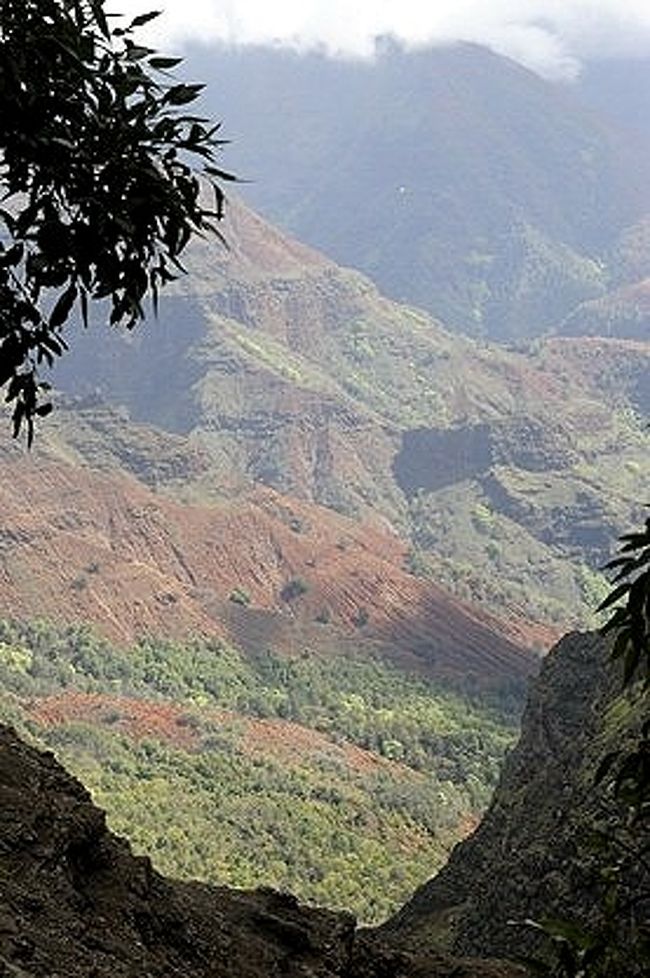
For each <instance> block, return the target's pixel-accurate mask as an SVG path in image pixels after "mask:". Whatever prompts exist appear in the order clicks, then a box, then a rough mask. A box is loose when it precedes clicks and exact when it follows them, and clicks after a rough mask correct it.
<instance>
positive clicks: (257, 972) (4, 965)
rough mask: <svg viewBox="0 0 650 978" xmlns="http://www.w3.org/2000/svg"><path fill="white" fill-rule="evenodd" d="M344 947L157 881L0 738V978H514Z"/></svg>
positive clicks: (53, 778)
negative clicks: (0, 977) (392, 977)
mask: <svg viewBox="0 0 650 978" xmlns="http://www.w3.org/2000/svg"><path fill="white" fill-rule="evenodd" d="M519 974H520V971H519V969H516V968H513V967H511V966H509V965H506V964H500V963H498V962H489V961H488V962H472V961H463V960H453V961H452V960H451V959H449V958H447V957H445V956H443V955H429V956H426V957H423V956H422V955H418V954H417V953H414V952H411V951H408V950H399V949H395V948H391V946H390V945H388V944H386V943H377V942H374V941H373V942H370V941H368V940H366V939H364V938H359V937H358V936H357V935H356V933H355V922H354V919H353V918H352V917H351V916H350V915H348V914H341V913H332V912H329V911H327V910H318V909H314V908H307V907H302V906H300V905H299V904H298V902H297V901H296V900H295V898H294V897H292V896H290V895H288V894H281V893H276V892H273V891H269V890H259V891H255V892H244V891H235V890H227V889H225V888H221V887H209V886H205V885H201V884H196V883H180V882H176V881H171V880H166V879H164V878H163V877H161V876H160V875H159V874H158V873H156V872H155V871H154V870H153V869H152V867H151V864H150V862H149V860H148V859H146V858H135V857H134V856H133V855H132V854H131V852H130V849H129V846H128V844H127V843H126V842H125V841H123V840H121V839H118V838H116V837H115V836H113V835H112V834H111V833H110V832H108V830H107V829H106V825H105V821H104V815H103V813H102V812H100V811H99V810H98V809H97V808H95V807H94V806H93V804H92V802H91V800H90V798H89V796H88V794H87V792H86V791H85V790H84V788H82V786H81V785H80V784H79V783H78V782H77V781H75V780H74V779H72V778H71V777H70V776H69V775H67V774H66V772H65V771H64V770H63V769H62V768H61V767H60V765H59V764H58V763H57V762H56V761H55V759H54V757H53V756H52V755H51V754H43V753H39V752H38V751H36V750H34V749H33V748H31V747H29V746H28V745H26V744H25V743H23V742H21V741H20V740H18V738H17V737H16V736H15V734H14V733H13V732H12V731H11V730H10V729H9V728H6V727H0V975H2V976H3V978H5V976H6V978H163V976H165V978H175V976H177V978H181V976H182V978H208V976H209V978H274V976H278V978H279V976H284V978H391V976H394V978H397V976H402V978H452V976H454V978H516V976H517V975H519Z"/></svg>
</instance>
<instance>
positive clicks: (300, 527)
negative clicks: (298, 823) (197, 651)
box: [0, 451, 540, 682]
mask: <svg viewBox="0 0 650 978" xmlns="http://www.w3.org/2000/svg"><path fill="white" fill-rule="evenodd" d="M0 512H1V513H2V525H1V526H0V613H1V614H3V615H5V616H15V617H33V616H43V617H48V618H53V619H55V620H60V621H75V620H77V621H78V620H83V621H91V622H95V623H96V625H97V626H98V628H99V629H100V630H101V631H102V632H103V633H104V634H106V635H107V636H108V637H110V638H112V639H114V640H117V641H120V642H128V641H130V640H132V639H133V638H134V637H136V636H137V635H141V634H164V635H168V636H176V637H181V636H183V635H187V634H188V633H189V632H198V633H204V634H213V635H214V634H217V635H221V636H224V637H227V638H231V639H232V640H234V641H236V642H237V643H238V644H240V645H242V646H243V647H244V648H246V647H262V648H264V647H272V648H275V649H277V650H285V651H287V652H291V651H299V650H301V649H302V648H305V647H307V646H308V647H310V648H312V649H314V650H321V651H323V652H327V651H339V652H340V651H341V650H345V649H346V648H350V649H352V648H353V647H354V648H358V647H359V646H363V645H368V646H369V647H372V648H376V649H377V650H378V651H382V652H384V653H388V654H390V655H391V656H392V657H393V658H396V659H401V660H405V659H406V660H407V661H410V662H411V664H413V665H416V666H417V665H421V666H422V667H423V668H425V669H426V670H427V671H433V672H435V673H436V674H440V675H445V674H462V675H466V674H473V675H474V676H476V677H477V678H479V679H481V680H485V681H488V682H489V681H491V680H495V681H498V680H499V679H501V678H503V677H505V676H512V675H521V674H525V673H528V672H530V671H531V670H532V669H533V668H534V665H533V659H532V657H531V656H530V655H529V653H528V652H527V648H528V647H529V645H530V644H531V642H532V640H533V639H534V638H539V637H540V636H539V635H537V634H533V633H532V631H531V629H529V628H528V627H527V626H526V624H525V623H523V622H512V623H503V622H501V621H499V620H497V619H495V618H493V617H491V616H489V615H487V614H485V613H482V612H480V611H477V610H475V609H473V608H470V607H468V606H464V605H462V604H461V603H460V602H458V601H456V600H454V599H452V598H450V596H449V595H447V594H446V592H444V591H442V590H441V589H440V588H438V587H436V586H435V585H434V584H432V583H430V582H426V581H423V580H421V579H418V578H416V577H414V576H412V575H410V574H408V573H407V572H406V571H405V570H404V569H403V568H404V558H405V547H404V544H403V543H402V542H401V541H400V540H399V539H398V538H397V537H396V536H394V535H393V534H391V533H389V532H387V531H382V530H379V529H377V528H376V527H368V526H363V525H359V524H357V523H354V522H352V521H350V520H347V519H345V518H343V517H341V516H339V515H338V514H336V513H333V512H331V511H329V510H325V509H322V508H320V507H318V506H315V505H313V504H310V503H305V502H299V501H296V500H292V499H291V500H290V499H288V498H287V497H282V496H279V495H278V494H277V493H275V492H274V491H272V490H269V489H260V488H258V489H255V490H253V491H251V492H250V493H248V494H246V495H243V496H242V497H240V498H238V499H237V500H235V501H229V502H225V503H222V504H219V505H210V506H207V505H206V506H188V505H183V504H182V503H179V502H177V501H173V500H171V499H169V498H167V497H165V496H163V495H160V494H156V493H154V492H152V491H151V490H150V489H148V488H146V487H145V486H143V485H142V484H141V483H139V482H137V481H136V480H135V479H134V478H131V477H130V476H126V475H124V474H121V473H117V474H113V473H111V474H106V473H103V472H98V471H94V470H91V469H87V468H80V467H78V466H72V465H67V464H65V463H63V462H59V461H53V460H50V459H47V458H39V457H37V456H26V455H25V454H24V453H20V452H14V451H8V452H6V453H4V459H3V464H2V483H1V484H0ZM298 579H299V580H301V581H302V582H304V584H305V586H306V590H305V591H304V593H301V594H296V595H295V596H293V597H292V596H291V595H290V592H291V586H289V593H287V585H290V582H292V581H293V582H295V581H296V580H298ZM237 588H239V589H241V590H243V591H245V592H246V593H247V594H248V595H249V596H250V606H249V607H241V606H239V605H237V604H235V603H233V601H232V600H230V598H231V595H232V593H233V591H234V590H235V589H237ZM294 589H295V588H294ZM324 617H325V618H329V622H328V623H322V622H321V623H319V622H318V621H317V619H318V618H321V619H322V618H324Z"/></svg>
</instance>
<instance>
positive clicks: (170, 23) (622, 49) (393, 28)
mask: <svg viewBox="0 0 650 978" xmlns="http://www.w3.org/2000/svg"><path fill="white" fill-rule="evenodd" d="M107 6H108V9H114V10H119V11H121V12H126V13H132V12H137V13H141V12H142V11H146V10H150V9H152V8H153V9H162V10H164V17H161V18H160V20H159V22H158V27H157V29H156V36H155V38H154V39H155V41H156V44H157V45H158V46H160V45H161V44H162V45H163V46H164V47H165V48H166V49H168V50H171V49H173V48H179V47H182V45H183V43H184V42H187V41H200V42H204V43H209V42H210V41H213V40H215V39H221V40H226V41H229V42H233V43H274V44H286V45H289V46H292V47H297V48H307V47H324V48H325V49H326V50H328V51H329V52H330V53H333V54H338V55H341V54H343V55H348V56H349V55H352V56H359V55H360V56H364V57H367V56H369V55H371V54H372V51H373V43H374V42H373V39H374V38H375V37H377V36H378V35H381V34H392V35H394V36H395V37H397V38H399V39H400V40H402V41H403V42H404V43H406V44H408V45H426V44H432V43H433V44H437V43H444V42H449V41H457V40H461V41H476V42H478V43H481V44H486V45H488V46H489V47H491V48H493V49H494V50H496V51H498V52H500V53H502V54H507V55H509V56H510V57H512V58H515V59H516V60H518V61H521V62H522V63H524V64H526V65H528V66H529V67H531V68H534V69H536V70H538V71H540V72H541V73H543V74H545V75H548V76H551V77H556V78H557V77H572V76H574V75H576V74H577V73H578V72H579V70H580V64H581V62H582V61H583V60H584V59H586V58H594V57H595V58H601V57H611V56H614V55H621V54H624V55H634V56H639V55H643V54H646V55H648V56H650V0H158V3H156V2H155V0H109V3H108V4H107Z"/></svg>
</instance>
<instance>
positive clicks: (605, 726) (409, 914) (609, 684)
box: [382, 633, 641, 958]
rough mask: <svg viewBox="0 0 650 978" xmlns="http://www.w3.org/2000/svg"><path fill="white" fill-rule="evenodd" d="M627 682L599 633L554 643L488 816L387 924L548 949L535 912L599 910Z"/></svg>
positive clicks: (498, 949) (491, 947)
mask: <svg viewBox="0 0 650 978" xmlns="http://www.w3.org/2000/svg"><path fill="white" fill-rule="evenodd" d="M618 689H619V684H618V683H617V682H616V681H615V679H614V677H613V675H612V672H611V668H610V666H609V665H608V659H607V655H606V648H605V643H604V642H603V640H602V639H601V638H600V637H599V636H597V635H594V634H589V633H586V634H573V635H569V636H566V637H565V638H564V639H563V640H562V641H561V642H560V643H559V644H558V645H557V646H556V648H555V649H554V650H553V652H552V653H551V654H550V655H549V656H548V658H547V659H546V661H545V663H544V666H543V668H542V672H541V674H540V677H539V679H538V680H537V681H536V683H535V685H534V687H533V690H532V692H531V695H530V698H529V702H528V706H527V708H526V712H525V714H524V718H523V725H522V736H521V740H520V742H519V744H518V745H517V747H516V748H515V749H514V751H513V752H512V754H511V756H510V757H509V759H508V760H507V761H506V764H505V767H504V771H503V775H502V778H501V781H500V784H499V786H498V788H497V791H496V793H495V797H494V800H493V802H492V805H491V806H490V808H489V810H488V812H487V814H486V815H485V817H484V819H483V821H482V823H481V824H480V825H479V827H478V829H477V830H476V832H475V833H474V834H473V836H471V837H470V838H469V839H467V840H466V841H464V842H462V843H460V844H459V845H458V846H457V847H456V848H455V849H454V851H453V853H452V855H451V858H450V860H449V862H448V863H447V865H446V866H445V867H444V868H443V869H442V871H441V872H440V873H439V874H438V875H437V876H436V877H435V878H434V879H432V880H431V881H430V882H428V883H426V884H425V885H424V886H423V887H421V888H420V889H419V890H418V891H417V892H416V893H415V895H414V896H413V898H412V899H411V900H410V901H409V902H408V903H407V904H406V906H405V907H404V908H403V909H402V910H401V911H400V912H399V913H398V914H397V915H396V916H395V917H394V918H393V919H392V920H390V921H389V922H388V923H387V924H386V925H384V927H383V928H382V932H383V934H384V936H387V937H389V938H390V939H391V940H393V941H396V942H398V943H400V944H403V945H404V946H409V947H421V946H427V947H438V948H440V949H443V948H444V949H445V950H447V951H453V952H455V953H464V954H477V955H488V954H494V955H503V956H508V957H513V958H514V957H517V956H519V955H523V954H525V953H527V952H530V951H532V950H538V949H539V943H538V938H537V937H536V934H535V932H534V931H533V930H532V929H530V928H529V927H527V926H525V925H524V921H525V920H526V919H530V918H532V919H535V920H540V919H541V918H543V917H545V916H553V917H559V918H563V919H574V920H575V919H582V920H589V919H591V918H592V917H593V915H594V914H595V913H597V912H598V907H599V906H600V902H599V901H600V892H601V891H600V888H599V885H598V883H599V873H598V859H597V855H596V853H595V851H594V849H593V848H592V847H591V846H590V842H589V839H590V836H591V832H590V829H592V828H593V827H594V825H595V818H596V815H597V814H599V812H598V809H599V808H600V809H601V810H602V811H604V809H602V806H603V805H604V804H605V802H604V801H603V799H602V798H601V799H600V800H598V798H597V797H596V792H595V791H594V773H595V770H596V766H597V764H598V763H599V761H600V759H601V758H602V756H603V754H604V753H605V752H606V751H607V750H608V749H611V746H609V745H611V743H612V742H613V741H614V742H616V743H617V745H618V743H619V742H620V737H621V736H624V735H625V730H626V729H630V728H629V723H630V716H631V714H630V707H629V702H628V701H627V700H625V699H624V698H623V697H622V696H620V695H617V692H618ZM626 724H627V725H628V726H626ZM639 831H641V829H639ZM639 909H640V908H639Z"/></svg>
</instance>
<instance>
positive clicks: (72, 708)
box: [25, 691, 470, 834]
mask: <svg viewBox="0 0 650 978" xmlns="http://www.w3.org/2000/svg"><path fill="white" fill-rule="evenodd" d="M25 709H26V712H27V713H28V714H29V716H30V717H31V718H32V720H35V721H36V723H38V724H39V725H40V726H42V727H57V726H60V725H62V724H67V723H74V722H81V723H89V724H91V725H96V726H107V727H110V728H111V729H113V730H116V731H119V732H120V733H125V734H127V735H128V736H129V737H132V738H134V739H135V740H141V739H143V738H154V739H156V740H160V741H163V742H164V743H167V744H170V745H171V746H172V747H177V748H180V749H182V750H187V751H192V750H198V749H199V748H200V747H201V743H202V734H201V731H200V729H198V728H197V727H196V725H194V724H193V723H192V722H191V719H190V717H189V716H188V712H187V709H186V708H184V707H183V706H179V705H176V704H174V703H170V702H167V701H164V700H146V699H134V698H132V697H127V696H109V695H105V694H103V693H79V692H76V691H70V692H65V693H56V694H52V695H49V696H40V697H35V698H33V699H31V700H30V701H29V702H27V703H26V704H25ZM201 715H202V718H203V719H204V720H207V721H210V723H211V724H214V723H215V722H216V723H221V724H222V725H223V726H224V728H232V727H233V726H236V728H237V731H238V733H239V746H240V747H241V749H242V750H243V751H245V752H246V753H249V754H263V755H265V756H267V757H268V756H269V755H271V756H274V757H276V758H278V759H279V760H281V761H282V762H283V763H289V764H300V765H304V764H305V762H306V761H308V760H309V758H310V757H312V756H314V755H318V756H319V757H322V756H325V755H326V756H327V757H328V758H329V759H330V760H332V761H335V762H338V763H340V764H341V765H343V766H345V767H346V768H347V769H349V770H352V771H358V772H360V773H369V772H372V771H376V770H380V769H382V768H383V769H390V770H392V771H393V772H400V773H401V774H403V775H404V777H405V778H410V779H411V780H417V779H418V778H421V777H423V775H420V774H419V773H418V772H416V771H413V770H412V769H411V768H408V767H406V766H405V765H403V764H399V763H398V762H396V761H389V760H387V759H386V758H384V757H380V756H379V755H378V754H374V753H373V752H372V751H369V750H364V749H363V748H362V747H357V746H356V745H355V744H347V743H343V744H336V743H334V741H332V740H331V739H330V738H329V737H328V736H327V735H326V734H324V733H321V732H319V731H318V730H311V729H310V728H309V727H304V726H302V725H301V724H299V723H292V722H291V721H290V720H277V719H273V720H260V719H257V718H255V717H245V716H242V715H241V714H239V713H232V712H230V711H228V710H205V709H203V710H202V712H201ZM463 828H465V827H464V826H463ZM468 831H470V829H469V828H468V829H467V832H468ZM467 832H466V831H463V833H462V834H467Z"/></svg>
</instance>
